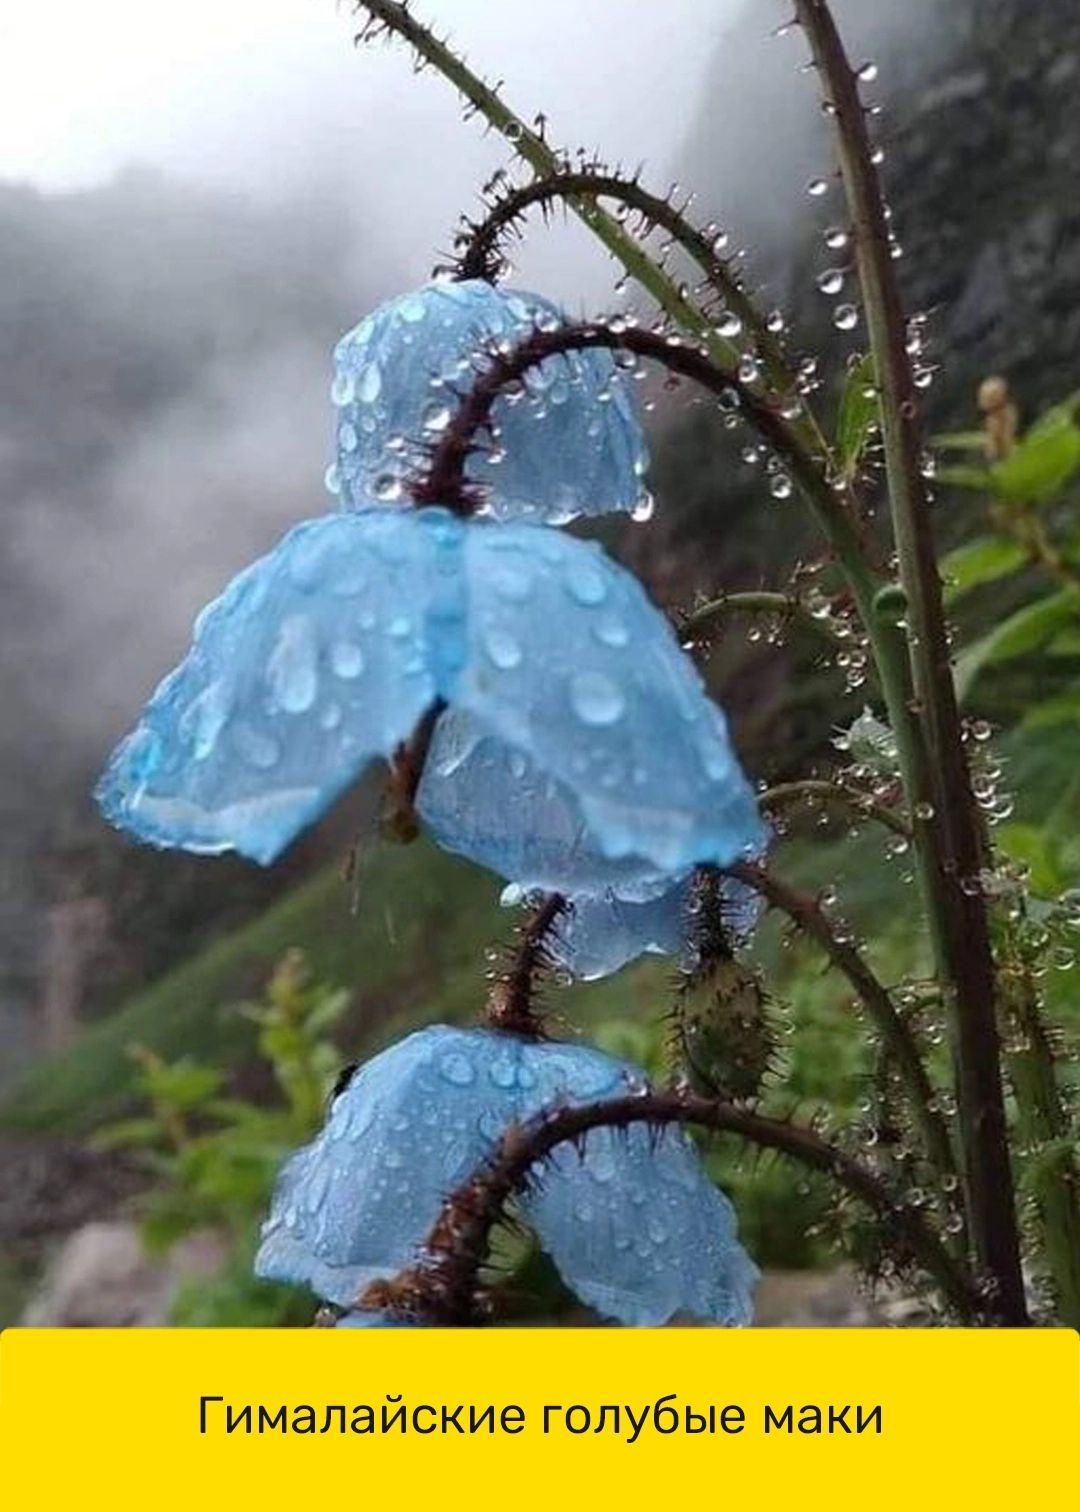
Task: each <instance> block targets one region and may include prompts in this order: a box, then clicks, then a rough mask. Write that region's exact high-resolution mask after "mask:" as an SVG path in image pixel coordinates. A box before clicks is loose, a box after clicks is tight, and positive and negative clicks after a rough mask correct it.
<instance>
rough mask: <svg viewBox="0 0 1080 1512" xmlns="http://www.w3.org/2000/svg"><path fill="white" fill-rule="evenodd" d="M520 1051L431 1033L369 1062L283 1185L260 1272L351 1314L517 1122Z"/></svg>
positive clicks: (492, 1038) (453, 1032)
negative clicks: (306, 1288)
mask: <svg viewBox="0 0 1080 1512" xmlns="http://www.w3.org/2000/svg"><path fill="white" fill-rule="evenodd" d="M520 1061H521V1042H520V1041H518V1040H516V1039H513V1038H511V1037H510V1036H506V1035H498V1034H495V1033H494V1032H492V1031H486V1030H464V1029H451V1028H446V1027H443V1026H440V1025H436V1026H434V1027H433V1028H430V1029H423V1030H421V1031H419V1032H418V1033H416V1034H411V1035H409V1037H408V1038H407V1039H405V1040H402V1041H401V1042H399V1043H398V1044H396V1045H392V1046H391V1047H390V1048H389V1049H388V1050H384V1051H383V1052H382V1053H381V1054H380V1055H377V1056H375V1058H374V1059H373V1060H370V1061H368V1062H367V1064H366V1065H364V1066H362V1067H361V1068H360V1070H359V1071H357V1072H356V1074H355V1075H354V1076H353V1078H352V1080H351V1081H350V1082H349V1084H348V1086H347V1087H346V1088H345V1091H344V1092H343V1093H342V1094H341V1095H340V1097H338V1098H337V1099H336V1100H335V1102H334V1105H333V1107H332V1108H331V1110H330V1113H329V1116H328V1118H327V1121H326V1123H325V1125H324V1126H323V1129H322V1131H321V1132H320V1133H319V1135H318V1137H317V1138H316V1139H315V1140H314V1142H313V1143H312V1144H309V1145H307V1146H305V1147H304V1148H303V1149H302V1150H299V1151H298V1152H297V1153H296V1154H295V1155H294V1156H292V1158H291V1159H290V1160H289V1161H288V1163H287V1164H286V1165H285V1167H284V1169H283V1170H282V1172H281V1175H280V1176H279V1178H278V1183H277V1188H276V1190H275V1193H274V1200H273V1204H272V1207H271V1211H270V1216H269V1218H268V1219H267V1221H266V1223H265V1224H264V1226H263V1235H262V1243H261V1245H260V1247H259V1252H258V1254H257V1255H256V1257H255V1270H256V1274H257V1275H260V1276H262V1277H264V1278H265V1279H267V1280H272V1281H292V1282H305V1283H306V1284H307V1285H309V1286H310V1287H311V1288H312V1290H313V1291H315V1292H316V1293H317V1294H318V1295H319V1296H320V1297H324V1298H325V1299H326V1300H327V1301H329V1302H334V1303H336V1304H337V1305H338V1306H339V1307H348V1306H350V1304H352V1303H353V1302H354V1301H355V1300H356V1297H357V1294H358V1293H359V1292H360V1291H362V1289H363V1288H364V1287H365V1286H366V1285H367V1284H368V1283H369V1282H370V1281H373V1280H375V1279H376V1278H377V1277H389V1276H393V1275H395V1274H396V1273H397V1272H398V1271H399V1270H400V1269H401V1268H402V1267H403V1266H406V1265H408V1264H409V1263H410V1262H411V1261H412V1260H413V1259H415V1258H416V1255H417V1253H418V1251H419V1249H420V1247H421V1245H422V1244H423V1241H424V1240H425V1238H426V1237H427V1234H428V1231H429V1230H430V1228H431V1226H432V1224H433V1223H434V1222H435V1219H436V1218H437V1217H438V1215H439V1210H440V1208H441V1206H442V1202H443V1199H444V1198H445V1197H446V1196H447V1195H448V1193H450V1192H451V1191H452V1190H453V1189H454V1188H455V1187H456V1186H458V1185H460V1183H461V1182H463V1181H464V1180H465V1179H466V1178H467V1177H468V1176H469V1175H470V1174H471V1173H472V1172H473V1171H474V1170H475V1169H476V1168H477V1166H478V1165H480V1163H481V1162H482V1161H483V1160H484V1159H485V1158H486V1157H487V1156H488V1155H489V1154H490V1153H491V1151H492V1149H493V1148H494V1146H495V1144H496V1142H497V1141H498V1139H499V1138H500V1136H501V1135H502V1133H503V1131H504V1130H505V1129H506V1128H507V1127H508V1125H509V1124H511V1123H512V1122H514V1119H515V1117H516V1114H517V1099H518V1086H517V1076H518V1070H519V1066H520Z"/></svg>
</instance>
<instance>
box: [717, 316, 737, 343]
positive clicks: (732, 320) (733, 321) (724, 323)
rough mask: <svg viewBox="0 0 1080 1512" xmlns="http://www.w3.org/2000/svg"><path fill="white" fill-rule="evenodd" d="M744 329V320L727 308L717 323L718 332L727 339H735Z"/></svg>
mask: <svg viewBox="0 0 1080 1512" xmlns="http://www.w3.org/2000/svg"><path fill="white" fill-rule="evenodd" d="M741 331H742V321H741V320H740V319H739V317H738V315H736V314H735V312H734V311H733V310H725V311H724V313H723V315H721V317H720V319H719V321H718V322H717V325H716V333H717V335H718V336H722V337H723V338H724V340H725V341H734V339H735V337H736V336H738V335H739V334H740V332H741Z"/></svg>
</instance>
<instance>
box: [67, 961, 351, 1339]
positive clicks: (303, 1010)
mask: <svg viewBox="0 0 1080 1512" xmlns="http://www.w3.org/2000/svg"><path fill="white" fill-rule="evenodd" d="M347 1005H348V996H347V994H346V993H343V992H339V991H335V990H333V989H331V988H329V987H326V986H325V985H323V984H322V983H320V982H317V981H315V980H314V979H313V978H312V976H311V974H310V972H309V971H308V969H307V966H306V964H305V962H304V959H303V957H302V956H301V955H300V953H299V952H298V951H291V952H289V953H288V954H287V955H286V956H285V957H284V958H283V959H282V961H281V963H280V964H279V966H278V968H277V970H276V971H275V972H274V975H273V977H272V978H271V980H270V983H269V985H268V987H267V991H266V998H265V1001H264V1002H262V1003H258V1004H248V1005H246V1006H245V1007H244V1008H243V1009H242V1012H243V1013H244V1015H245V1017H246V1018H247V1019H249V1020H250V1022H251V1023H253V1024H254V1025H255V1026H256V1031H257V1045H258V1051H259V1054H260V1056H261V1057H262V1058H263V1059H264V1060H265V1062H266V1063H267V1066H268V1068H269V1070H270V1071H271V1072H272V1074H273V1077H274V1080H275V1082H276V1084H277V1088H278V1091H279V1093H280V1094H281V1098H282V1101H280V1102H277V1103H275V1104H273V1105H271V1106H262V1105H258V1104H254V1103H249V1102H246V1101H243V1100H241V1099H238V1098H228V1097H225V1096H223V1095H222V1089H223V1086H224V1081H225V1077H224V1073H223V1072H222V1071H221V1070H219V1069H217V1068H215V1067H212V1066H205V1065H200V1064H199V1063H198V1062H197V1061H194V1060H192V1059H191V1058H189V1057H184V1058H182V1059H181V1060H178V1061H173V1062H168V1061H165V1060H163V1059H162V1058H161V1057H160V1056H159V1055H157V1054H156V1053H155V1052H154V1051H152V1050H147V1049H146V1048H145V1047H143V1046H136V1047H134V1048H133V1050H132V1052H131V1053H132V1058H133V1060H134V1061H135V1063H136V1066H137V1068H138V1069H137V1082H138V1088H139V1091H140V1094H141V1096H142V1098H143V1100H144V1101H145V1102H146V1103H147V1104H148V1106H149V1112H148V1113H147V1114H146V1115H145V1116H141V1117H138V1118H129V1119H125V1120H124V1121H122V1122H119V1123H114V1124H112V1125H110V1126H108V1127H106V1128H105V1129H103V1130H102V1131H101V1132H100V1133H99V1134H98V1135H97V1139H96V1143H97V1144H98V1145H99V1147H105V1148H112V1149H115V1148H118V1147H123V1148H128V1149H133V1150H138V1151H141V1152H142V1154H143V1155H144V1157H145V1159H146V1161H147V1163H148V1165H149V1166H150V1168H151V1170H152V1171H153V1173H154V1177H155V1182H154V1186H153V1188H152V1190H151V1193H150V1195H149V1197H148V1198H147V1200H146V1204H145V1209H144V1212H143V1215H142V1229H143V1237H144V1241H145V1243H146V1245H147V1247H148V1248H149V1249H150V1250H151V1251H162V1250H167V1249H168V1248H169V1247H170V1246H171V1245H173V1244H175V1243H176V1241H177V1240H178V1239H181V1238H182V1237H183V1236H184V1235H185V1234H188V1233H191V1232H192V1231H193V1230H195V1229H201V1228H213V1229H215V1230H217V1231H219V1232H222V1233H224V1234H225V1235H226V1236H227V1238H228V1242H229V1259H228V1262H227V1264H226V1265H225V1267H224V1269H223V1270H222V1272H221V1273H220V1274H219V1275H218V1276H217V1277H215V1278H214V1279H213V1280H210V1281H200V1282H198V1283H189V1284H188V1285H187V1286H186V1287H185V1288H184V1289H183V1291H182V1292H181V1295H180V1297H179V1299H178V1302H177V1311H176V1314H175V1315H174V1321H175V1322H182V1323H185V1324H188V1325H189V1326H192V1325H196V1324H215V1325H219V1326H224V1325H227V1324H229V1323H234V1324H239V1323H245V1324H252V1323H257V1322H263V1323H267V1324H271V1323H284V1322H290V1321H308V1320H309V1319H310V1313H311V1306H310V1303H309V1302H305V1301H303V1300H302V1299H301V1298H299V1296H298V1294H297V1293H296V1292H294V1291H292V1290H290V1289H289V1288H287V1287H277V1286H268V1285H266V1284H264V1283H262V1282H259V1281H256V1280H255V1278H254V1277H253V1276H252V1273H251V1258H252V1255H253V1253H254V1244H255V1235H256V1233H257V1230H258V1224H259V1221H260V1219H261V1217H262V1216H263V1215H264V1214H265V1211H266V1207H267V1204H268V1201H269V1197H270V1192H271V1189H272V1186H273V1181H274V1176H275V1173H276V1171H277V1169H278V1167H279V1165H280V1164H281V1162H282V1160H283V1159H284V1158H285V1156H286V1154H287V1153H288V1152H289V1150H290V1149H291V1148H293V1147H294V1146H295V1145H296V1144H297V1143H298V1142H300V1141H301V1140H304V1139H306V1138H309V1137H310V1136H311V1135H312V1134H313V1133H314V1132H315V1130H316V1129H317V1128H318V1125H319V1122H320V1120H321V1116H322V1111H323V1108H324V1107H325V1104H326V1099H327V1096H328V1095H329V1092H330V1089H331V1087H332V1085H333V1081H334V1077H335V1075H336V1074H337V1069H338V1066H339V1064H340V1054H339V1052H338V1051H337V1049H336V1048H335V1046H334V1044H333V1042H332V1041H331V1040H330V1038H329V1035H330V1034H331V1032H332V1031H333V1030H334V1029H335V1028H336V1026H337V1025H338V1022H339V1021H340V1019H341V1018H342V1016H343V1014H344V1013H345V1010H346V1007H347Z"/></svg>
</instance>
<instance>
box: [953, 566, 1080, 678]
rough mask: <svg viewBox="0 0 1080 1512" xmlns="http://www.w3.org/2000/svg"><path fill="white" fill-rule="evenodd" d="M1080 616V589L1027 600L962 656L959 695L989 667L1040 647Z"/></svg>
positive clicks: (1070, 589)
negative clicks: (1029, 601)
mask: <svg viewBox="0 0 1080 1512" xmlns="http://www.w3.org/2000/svg"><path fill="white" fill-rule="evenodd" d="M1078 616H1080V593H1078V592H1077V591H1076V590H1075V589H1073V588H1064V589H1062V591H1061V592H1060V593H1054V594H1051V595H1050V596H1049V597H1047V598H1041V599H1037V600H1036V601H1035V603H1033V604H1025V605H1024V607H1023V608H1022V609H1018V610H1017V611H1016V613H1015V614H1010V615H1009V617H1008V619H1005V620H1002V622H1001V624H1000V625H996V626H995V627H994V629H993V630H991V631H990V633H989V634H988V635H984V636H983V638H982V639H981V640H979V641H976V642H975V644H974V645H973V646H969V647H968V649H967V650H966V651H965V652H964V653H963V654H962V655H961V656H960V657H959V658H958V660H957V663H956V673H955V676H956V691H957V696H958V697H959V698H960V699H961V701H962V700H963V699H965V698H966V697H967V695H968V693H970V691H971V688H972V686H973V684H974V682H975V679H976V678H977V677H978V676H979V674H980V672H982V671H983V670H984V669H985V668H986V667H991V666H996V665H997V664H999V663H1000V662H1004V661H1011V660H1012V659H1013V658H1014V657H1017V656H1026V655H1027V654H1028V653H1029V652H1030V651H1037V650H1039V648H1040V647H1041V646H1045V645H1046V644H1047V642H1048V641H1050V640H1052V639H1053V637H1054V636H1055V635H1056V634H1057V633H1058V631H1059V630H1062V629H1064V628H1065V626H1066V625H1068V624H1070V623H1071V622H1072V621H1073V620H1074V619H1076V618H1077V617H1078Z"/></svg>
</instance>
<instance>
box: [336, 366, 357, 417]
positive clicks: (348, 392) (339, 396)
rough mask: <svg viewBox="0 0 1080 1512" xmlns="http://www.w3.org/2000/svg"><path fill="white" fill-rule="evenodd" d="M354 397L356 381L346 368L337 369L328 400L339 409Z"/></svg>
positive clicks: (349, 402)
mask: <svg viewBox="0 0 1080 1512" xmlns="http://www.w3.org/2000/svg"><path fill="white" fill-rule="evenodd" d="M355 397H356V381H355V379H354V378H353V375H352V374H351V373H350V372H349V371H348V370H347V369H346V368H338V370H337V372H336V373H335V374H334V381H333V383H332V384H331V385H330V400H331V402H332V403H333V404H336V405H337V406H338V408H339V409H340V408H341V407H342V406H343V405H346V404H351V403H352V402H353V399H354V398H355Z"/></svg>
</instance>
